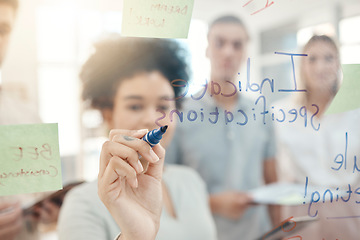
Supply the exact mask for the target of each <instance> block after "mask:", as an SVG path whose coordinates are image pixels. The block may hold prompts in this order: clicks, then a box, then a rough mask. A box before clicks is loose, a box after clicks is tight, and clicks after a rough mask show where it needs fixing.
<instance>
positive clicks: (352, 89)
mask: <svg viewBox="0 0 360 240" xmlns="http://www.w3.org/2000/svg"><path fill="white" fill-rule="evenodd" d="M342 70H343V76H344V78H343V82H342V84H341V87H340V89H339V91H338V93H337V94H336V96H335V97H334V99H333V101H332V102H331V104H330V106H329V108H328V109H327V111H326V114H333V113H341V112H347V111H350V110H354V109H357V108H360V64H344V65H342Z"/></svg>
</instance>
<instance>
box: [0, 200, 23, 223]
mask: <svg viewBox="0 0 360 240" xmlns="http://www.w3.org/2000/svg"><path fill="white" fill-rule="evenodd" d="M7 209H10V210H6V209H3V211H5V212H3V213H1V214H0V227H2V226H4V225H8V224H9V223H14V222H15V221H17V220H18V219H19V218H21V214H22V210H21V207H20V205H19V203H16V204H12V205H8V208H7Z"/></svg>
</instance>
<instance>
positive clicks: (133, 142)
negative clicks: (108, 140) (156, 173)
mask: <svg viewBox="0 0 360 240" xmlns="http://www.w3.org/2000/svg"><path fill="white" fill-rule="evenodd" d="M112 140H113V141H114V142H117V143H120V144H123V145H125V146H128V147H129V148H132V149H134V150H135V151H136V152H138V153H139V154H140V155H141V156H142V158H144V159H145V160H147V161H148V162H151V163H154V162H157V161H159V157H158V156H157V155H156V153H155V152H154V151H153V149H152V148H151V147H150V145H149V144H148V143H147V142H145V141H144V140H141V139H139V138H135V137H132V136H126V135H115V136H114V137H113V139H112Z"/></svg>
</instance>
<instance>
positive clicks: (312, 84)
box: [303, 41, 340, 92]
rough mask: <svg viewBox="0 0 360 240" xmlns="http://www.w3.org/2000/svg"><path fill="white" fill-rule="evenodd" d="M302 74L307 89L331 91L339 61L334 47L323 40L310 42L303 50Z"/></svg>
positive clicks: (335, 84)
mask: <svg viewBox="0 0 360 240" xmlns="http://www.w3.org/2000/svg"><path fill="white" fill-rule="evenodd" d="M305 53H306V54H308V56H307V57H305V58H304V61H303V74H304V78H305V85H306V88H307V90H309V91H313V92H323V91H329V90H330V91H333V90H334V89H336V86H337V84H338V81H339V79H338V70H339V67H340V63H339V60H338V56H337V52H336V50H335V48H334V47H333V46H332V45H331V44H329V43H327V42H324V41H317V42H314V43H312V44H311V45H310V46H309V47H308V48H307V50H306V51H305Z"/></svg>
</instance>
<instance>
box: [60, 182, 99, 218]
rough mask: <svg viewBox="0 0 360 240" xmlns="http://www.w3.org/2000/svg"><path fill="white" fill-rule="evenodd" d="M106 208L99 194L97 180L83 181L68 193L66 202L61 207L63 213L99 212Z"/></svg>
mask: <svg viewBox="0 0 360 240" xmlns="http://www.w3.org/2000/svg"><path fill="white" fill-rule="evenodd" d="M103 208H105V207H104V206H103V204H102V202H101V201H100V199H99V197H98V194H97V181H93V182H89V183H83V184H81V185H80V186H78V187H75V188H74V189H72V190H71V191H70V192H69V193H67V194H66V196H65V199H64V204H63V206H62V208H61V212H62V213H63V214H66V215H67V214H70V215H72V214H74V213H73V210H75V209H76V211H77V212H81V211H89V212H97V211H101V209H103Z"/></svg>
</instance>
